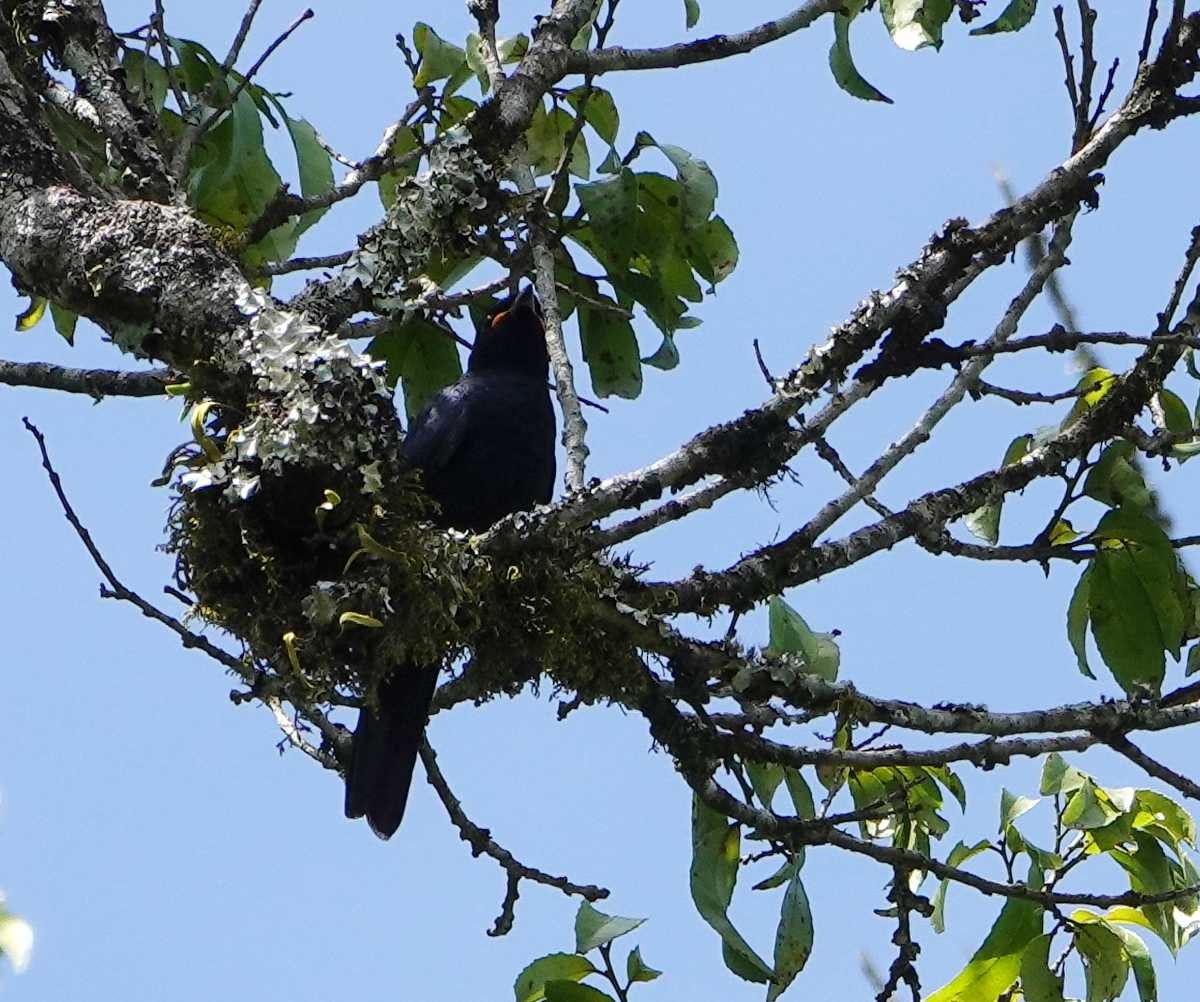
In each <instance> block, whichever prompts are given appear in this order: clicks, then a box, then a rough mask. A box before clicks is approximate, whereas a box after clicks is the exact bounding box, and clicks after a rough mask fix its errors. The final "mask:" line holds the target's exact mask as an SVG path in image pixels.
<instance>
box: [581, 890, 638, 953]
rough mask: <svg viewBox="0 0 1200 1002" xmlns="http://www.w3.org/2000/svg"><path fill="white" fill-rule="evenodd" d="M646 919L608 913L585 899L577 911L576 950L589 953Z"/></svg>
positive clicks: (630, 930) (631, 929)
mask: <svg viewBox="0 0 1200 1002" xmlns="http://www.w3.org/2000/svg"><path fill="white" fill-rule="evenodd" d="M645 921H646V920H645V919H640V918H623V917H622V916H620V915H606V914H605V913H604V912H602V911H599V910H598V909H596V908H593V907H592V905H591V904H589V903H588V902H587V901H583V902H581V903H580V905H579V911H577V912H576V913H575V952H576V953H587V952H588V951H589V950H594V949H596V948H597V947H600V946H604V945H605V944H607V943H611V942H612V941H613V940H614V939H617V938H618V937H620V936H624V935H625V934H626V933H628V932H632V931H633V930H634V929H636V928H637V927H638V926H639V925H641V924H642V923H643V922H645Z"/></svg>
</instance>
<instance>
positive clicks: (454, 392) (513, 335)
mask: <svg viewBox="0 0 1200 1002" xmlns="http://www.w3.org/2000/svg"><path fill="white" fill-rule="evenodd" d="M549 370H550V359H549V356H548V355H547V353H546V337H545V328H544V327H543V325H542V317H541V306H540V305H539V303H538V301H537V297H536V296H535V295H534V293H533V287H532V286H526V287H525V288H524V289H523V290H522V291H521V292H520V293H519V294H518V295H514V296H509V297H508V298H507V299H505V300H503V301H502V302H501V303H500V304H499V305H498V307H497V309H496V311H495V312H494V313H493V314H492V315H491V316H490V317H489V319H488V320H487V321H486V322H485V324H484V325H483V327H482V328H481V329H480V330H479V331H478V332H477V333H476V338H475V345H474V347H473V348H472V349H471V355H470V360H469V361H468V363H467V372H466V374H465V375H464V376H463V377H462V378H461V379H459V380H458V382H456V383H454V384H453V385H451V386H447V387H446V388H445V389H444V390H442V391H440V392H439V393H437V394H436V395H435V396H434V397H433V399H432V400H431V401H430V402H429V403H428V404H427V405H426V407H425V409H424V410H423V411H421V413H420V414H418V415H417V416H416V417H415V418H414V419H413V422H412V425H411V426H410V427H409V430H408V437H407V438H406V439H405V441H404V461H405V463H406V464H407V465H408V466H409V467H410V468H415V469H419V470H420V471H421V472H422V475H423V481H424V485H425V490H426V491H427V492H428V494H429V496H430V497H431V498H432V499H433V500H434V501H435V502H436V503H437V505H438V508H439V514H438V519H437V521H438V524H440V525H442V526H447V527H451V528H455V529H463V530H471V531H474V532H482V531H483V530H484V529H487V528H488V527H489V526H491V525H493V524H494V523H496V522H498V521H500V519H502V518H503V517H504V516H505V515H510V514H512V513H513V512H515V511H524V510H527V509H529V508H532V507H534V506H535V505H538V504H545V503H546V502H547V501H549V500H550V496H551V493H552V491H553V489H554V408H553V405H552V404H551V402H550V391H549V388H548V385H547V383H548V379H549ZM436 685H437V667H436V666H429V665H413V664H407V665H399V666H398V667H397V668H395V669H394V670H393V671H392V672H391V674H389V675H388V676H387V678H385V679H384V681H383V683H382V684H381V685H380V687H379V701H378V703H379V705H378V709H377V710H375V711H372V710H371V709H369V708H366V707H364V708H363V709H362V710H360V711H359V715H358V726H357V727H356V728H355V730H354V743H353V748H352V756H351V760H350V769H349V772H348V773H347V774H346V817H348V818H361V817H363V816H364V815H365V816H366V818H367V821H368V822H369V823H370V825H371V830H372V831H373V832H375V834H376V835H378V836H379V837H380V838H390V837H391V836H392V834H393V833H394V832H395V831H396V829H397V827H399V825H400V820H401V818H403V817H404V805H405V803H406V801H407V800H408V788H409V785H410V784H411V783H412V774H413V767H414V766H415V765H416V761H417V751H418V749H419V747H420V744H421V736H422V734H423V733H424V731H425V724H426V723H427V721H428V719H429V703H430V700H431V699H432V698H433V691H434V688H435V687H436Z"/></svg>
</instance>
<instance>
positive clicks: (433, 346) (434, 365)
mask: <svg viewBox="0 0 1200 1002" xmlns="http://www.w3.org/2000/svg"><path fill="white" fill-rule="evenodd" d="M367 354H368V355H370V356H371V357H372V358H376V359H380V360H381V361H384V362H386V363H387V382H388V385H389V386H395V385H396V383H397V382H399V383H400V385H401V387H402V388H403V390H404V410H405V412H406V413H407V414H408V419H409V420H410V421H411V420H412V419H413V418H414V417H416V416H417V414H419V413H420V412H421V408H422V407H424V406H425V403H426V401H428V400H429V398H430V396H432V395H433V394H434V393H436V392H437V391H438V390H440V389H441V388H442V387H443V386H449V385H450V384H451V383H453V382H454V381H455V380H456V379H458V377H459V376H461V375H462V361H461V359H460V358H459V355H458V346H457V345H456V344H455V342H454V339H453V338H451V337H450V336H449V335H448V334H446V333H445V332H444V331H443V330H442V329H441V328H439V327H437V326H435V325H434V324H432V323H430V322H429V321H428V320H424V319H421V318H417V319H414V320H410V321H408V322H407V323H402V324H399V325H397V326H394V327H393V328H392V329H391V330H390V331H388V332H387V333H385V334H380V335H379V336H378V337H377V338H375V339H374V340H373V341H372V342H371V343H370V344H369V345H368V346H367Z"/></svg>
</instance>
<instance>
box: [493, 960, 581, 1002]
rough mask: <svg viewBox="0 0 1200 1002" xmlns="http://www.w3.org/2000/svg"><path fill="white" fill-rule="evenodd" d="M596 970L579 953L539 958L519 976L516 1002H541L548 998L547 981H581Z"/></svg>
mask: <svg viewBox="0 0 1200 1002" xmlns="http://www.w3.org/2000/svg"><path fill="white" fill-rule="evenodd" d="M595 970H596V968H595V967H593V966H592V962H591V961H590V960H588V959H587V957H581V956H579V954H577V953H551V954H549V955H547V956H545V957H539V958H538V959H537V960H535V961H534V962H533V963H532V964H530V965H529V966H528V967H526V968H525V970H523V971H522V972H521V973H520V974H518V975H517V980H516V983H515V984H514V985H513V995H514V996H515V997H516V1002H539V1000H540V999H544V998H545V997H546V982H547V981H579V980H580V979H581V978H586V977H587V976H588V975H589V974H593V973H595Z"/></svg>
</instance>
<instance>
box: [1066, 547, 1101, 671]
mask: <svg viewBox="0 0 1200 1002" xmlns="http://www.w3.org/2000/svg"><path fill="white" fill-rule="evenodd" d="M1091 576H1092V568H1091V565H1090V564H1089V565H1088V566H1087V567H1085V568H1084V569H1083V573H1082V574H1080V575H1079V583H1078V584H1076V585H1075V591H1074V592H1072V593H1071V604H1070V605H1068V606H1067V640H1069V641H1070V642H1071V650H1073V651H1074V652H1075V663H1076V664H1077V665H1078V666H1079V670H1080V671H1081V672H1082V673H1083V674H1084V675H1086V676H1087V677H1088V678H1095V677H1096V676H1095V674H1093V672H1092V669H1091V667H1090V666H1089V665H1088V660H1087V625H1088V620H1089V619H1090V618H1091V615H1092V609H1091Z"/></svg>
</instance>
